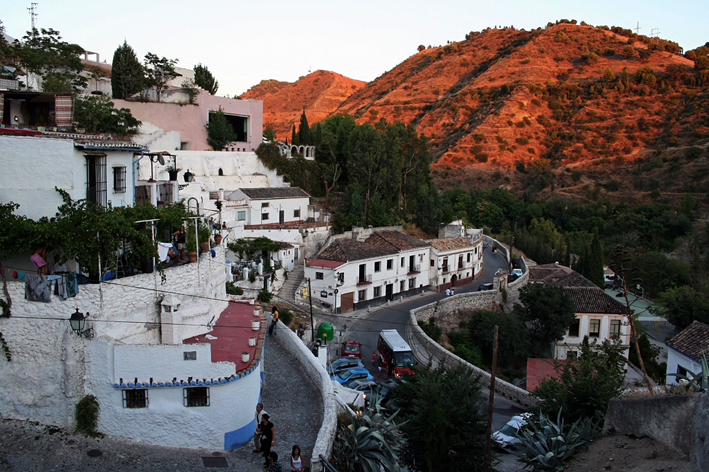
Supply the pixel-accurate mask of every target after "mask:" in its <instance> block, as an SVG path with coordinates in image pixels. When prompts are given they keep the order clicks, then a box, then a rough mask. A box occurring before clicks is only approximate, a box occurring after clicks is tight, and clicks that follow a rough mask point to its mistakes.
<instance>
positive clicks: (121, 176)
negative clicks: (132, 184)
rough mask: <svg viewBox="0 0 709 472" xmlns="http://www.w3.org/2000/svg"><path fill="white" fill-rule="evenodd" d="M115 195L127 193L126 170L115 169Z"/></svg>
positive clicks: (122, 168)
mask: <svg viewBox="0 0 709 472" xmlns="http://www.w3.org/2000/svg"><path fill="white" fill-rule="evenodd" d="M113 193H126V168H125V167H114V168H113Z"/></svg>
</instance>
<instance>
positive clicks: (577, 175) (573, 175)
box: [571, 170, 583, 182]
mask: <svg viewBox="0 0 709 472" xmlns="http://www.w3.org/2000/svg"><path fill="white" fill-rule="evenodd" d="M582 176H583V172H582V171H580V170H575V171H572V172H571V179H572V180H573V181H574V182H578V181H579V180H581V177H582Z"/></svg>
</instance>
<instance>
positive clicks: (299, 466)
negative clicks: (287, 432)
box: [290, 444, 303, 472]
mask: <svg viewBox="0 0 709 472" xmlns="http://www.w3.org/2000/svg"><path fill="white" fill-rule="evenodd" d="M290 466H291V469H293V472H303V456H301V455H300V446H298V445H297V444H296V445H295V446H293V450H292V451H291V454H290Z"/></svg>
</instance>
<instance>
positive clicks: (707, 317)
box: [650, 285, 709, 332]
mask: <svg viewBox="0 0 709 472" xmlns="http://www.w3.org/2000/svg"><path fill="white" fill-rule="evenodd" d="M650 311H651V312H653V313H654V314H656V315H659V316H662V317H664V318H666V319H667V321H669V322H670V323H672V324H673V325H675V328H676V329H677V332H680V331H682V330H683V329H685V328H686V327H687V326H689V325H691V324H692V322H694V321H700V322H702V323H707V324H709V295H707V294H706V293H704V292H698V291H696V290H694V289H693V288H691V287H688V286H686V285H684V286H681V287H676V288H668V289H667V290H665V291H664V292H662V293H661V294H660V295H659V296H658V297H657V298H656V299H655V305H654V306H653V307H651V308H650Z"/></svg>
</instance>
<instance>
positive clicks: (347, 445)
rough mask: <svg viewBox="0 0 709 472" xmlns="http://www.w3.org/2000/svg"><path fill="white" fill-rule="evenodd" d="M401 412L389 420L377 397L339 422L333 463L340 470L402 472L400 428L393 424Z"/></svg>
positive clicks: (333, 451)
mask: <svg viewBox="0 0 709 472" xmlns="http://www.w3.org/2000/svg"><path fill="white" fill-rule="evenodd" d="M397 413H398V411H397V412H396V413H394V414H393V415H391V416H389V417H386V416H385V415H384V409H383V408H382V407H381V405H380V399H379V398H377V397H375V398H372V400H371V401H370V402H369V406H368V407H367V408H364V409H363V410H362V411H358V412H357V413H356V414H355V415H354V416H348V417H347V418H343V419H342V421H340V425H339V426H338V431H337V436H336V438H335V444H334V445H333V449H332V456H333V461H334V462H335V464H337V466H338V468H340V470H355V471H362V472H379V471H380V470H381V467H383V468H384V470H387V471H395V472H399V471H400V470H401V468H400V467H399V457H398V455H397V452H398V450H399V448H400V447H401V434H400V433H399V427H398V425H397V424H396V423H394V421H393V420H394V418H395V417H396V415H397Z"/></svg>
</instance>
